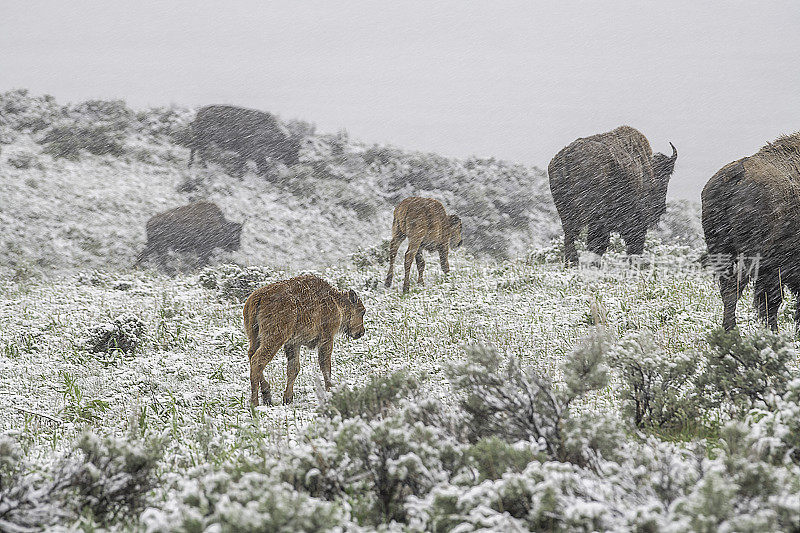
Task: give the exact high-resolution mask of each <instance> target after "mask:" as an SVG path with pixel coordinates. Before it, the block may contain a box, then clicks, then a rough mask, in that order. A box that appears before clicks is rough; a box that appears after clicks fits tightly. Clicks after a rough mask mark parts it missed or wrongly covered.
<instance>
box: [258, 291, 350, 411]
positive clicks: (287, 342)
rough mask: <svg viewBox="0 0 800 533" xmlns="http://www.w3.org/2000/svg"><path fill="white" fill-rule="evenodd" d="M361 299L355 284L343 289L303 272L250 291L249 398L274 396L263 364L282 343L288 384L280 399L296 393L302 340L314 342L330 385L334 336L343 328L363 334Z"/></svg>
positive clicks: (288, 400) (287, 399)
mask: <svg viewBox="0 0 800 533" xmlns="http://www.w3.org/2000/svg"><path fill="white" fill-rule="evenodd" d="M364 312H365V309H364V304H363V303H362V302H361V298H359V297H358V295H357V294H356V292H355V291H354V290H352V289H351V290H349V291H346V292H341V291H338V290H336V289H334V288H333V287H332V286H331V285H330V284H328V282H326V281H325V280H322V279H320V278H318V277H316V276H312V275H305V276H299V277H296V278H292V279H288V280H284V281H279V282H277V283H272V284H270V285H267V286H266V287H261V288H260V289H257V290H256V291H254V292H253V293H252V294H251V295H250V297H249V298H247V301H246V302H245V303H244V328H245V331H246V332H247V337H248V338H249V339H250V349H249V350H248V352H247V356H248V358H249V360H250V404H251V405H253V406H257V405H258V389H259V387H261V399H262V401H263V402H264V403H265V404H267V405H269V404H271V403H272V396H271V394H270V388H269V384H268V383H267V381H266V380H265V379H264V368H265V367H266V366H267V364H268V363H269V362H270V361H272V358H273V357H275V354H276V353H277V352H278V350H280V348H281V346H283V350H284V352H285V353H286V390H285V391H284V393H283V403H291V401H292V399H293V397H294V389H293V387H294V381H295V379H296V378H297V373H298V372H299V371H300V359H299V349H300V347H301V346H307V347H309V348H314V347H317V348H318V352H319V368H320V370H321V371H322V376H323V378H324V379H325V388H326V389H328V390H329V389H330V387H331V353H332V352H333V337H334V336H335V335H336V334H337V333H343V334H345V335H347V336H348V337H351V338H353V339H358V338H359V337H361V336H362V335H364Z"/></svg>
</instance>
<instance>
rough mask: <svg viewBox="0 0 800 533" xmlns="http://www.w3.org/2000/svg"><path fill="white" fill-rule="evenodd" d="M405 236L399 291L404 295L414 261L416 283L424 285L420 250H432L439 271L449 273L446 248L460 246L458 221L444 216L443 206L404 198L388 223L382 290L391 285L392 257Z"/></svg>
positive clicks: (453, 217)
mask: <svg viewBox="0 0 800 533" xmlns="http://www.w3.org/2000/svg"><path fill="white" fill-rule="evenodd" d="M406 237H408V249H407V250H406V257H405V263H404V267H405V278H404V279H403V292H408V286H409V280H408V278H409V276H410V273H411V263H413V262H414V259H415V258H416V261H417V270H418V271H419V281H418V282H419V284H420V285H424V281H423V279H422V273H423V272H424V271H425V259H424V258H423V257H422V250H430V251H433V250H436V251H438V252H439V261H441V263H442V272H444V273H445V274H447V273H448V272H450V264H449V263H448V262H447V255H448V253H449V251H450V246H451V245H452V246H453V247H458V246H461V244H462V239H461V219H460V218H458V217H457V216H456V215H450V216H447V213H446V212H445V210H444V206H443V205H442V203H441V202H440V201H438V200H434V199H433V198H418V197H411V198H406V199H405V200H403V201H402V202H400V203H399V204H398V206H397V207H396V208H395V209H394V221H393V222H392V242H391V243H390V245H389V274H388V275H387V276H386V287H391V286H392V276H393V275H394V258H395V256H396V255H397V250H398V248H400V243H402V242H403V240H404V239H405V238H406Z"/></svg>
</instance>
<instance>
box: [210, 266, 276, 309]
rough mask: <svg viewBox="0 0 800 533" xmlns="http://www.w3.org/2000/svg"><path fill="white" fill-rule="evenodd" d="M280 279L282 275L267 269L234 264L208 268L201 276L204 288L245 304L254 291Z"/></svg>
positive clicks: (226, 298)
mask: <svg viewBox="0 0 800 533" xmlns="http://www.w3.org/2000/svg"><path fill="white" fill-rule="evenodd" d="M279 279H281V278H280V273H279V272H277V271H274V270H272V269H269V268H267V267H261V266H248V267H242V266H239V265H236V264H233V263H227V264H223V265H219V266H214V267H206V268H204V269H203V270H202V271H201V272H200V276H199V281H200V284H201V285H202V286H203V287H205V288H206V289H211V290H213V289H216V290H217V292H218V294H219V296H220V297H221V298H223V299H225V300H232V301H235V302H244V301H245V300H246V299H247V297H248V296H250V293H252V292H253V291H254V290H256V289H258V288H259V287H263V286H264V285H267V284H268V283H272V282H274V281H278V280H279Z"/></svg>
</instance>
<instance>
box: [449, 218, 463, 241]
mask: <svg viewBox="0 0 800 533" xmlns="http://www.w3.org/2000/svg"><path fill="white" fill-rule="evenodd" d="M447 222H448V225H449V234H450V238H449V241H450V246H451V247H453V248H458V247H459V246H461V245H462V244H464V240H463V239H462V237H461V219H460V218H458V216H457V215H450V216H449V217H447Z"/></svg>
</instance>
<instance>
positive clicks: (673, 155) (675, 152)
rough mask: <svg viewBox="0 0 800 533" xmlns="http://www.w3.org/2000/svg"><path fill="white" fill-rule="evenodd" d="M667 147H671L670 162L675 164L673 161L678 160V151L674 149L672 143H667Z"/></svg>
mask: <svg viewBox="0 0 800 533" xmlns="http://www.w3.org/2000/svg"><path fill="white" fill-rule="evenodd" d="M669 145H670V146H671V147H672V157H670V160H672V161H673V162H675V160H676V159H678V149H677V148H675V145H674V144H672V143H669Z"/></svg>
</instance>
